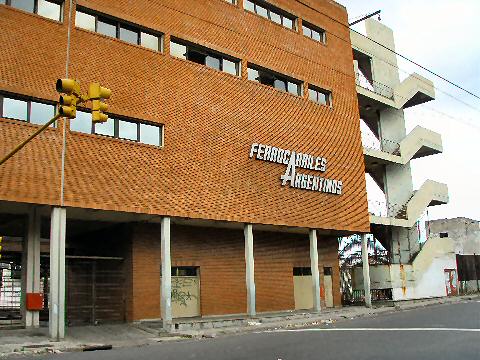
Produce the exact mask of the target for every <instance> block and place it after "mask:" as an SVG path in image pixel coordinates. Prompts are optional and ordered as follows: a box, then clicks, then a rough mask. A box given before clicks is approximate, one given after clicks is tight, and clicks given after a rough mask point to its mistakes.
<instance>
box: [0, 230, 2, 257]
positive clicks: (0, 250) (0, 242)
mask: <svg viewBox="0 0 480 360" xmlns="http://www.w3.org/2000/svg"><path fill="white" fill-rule="evenodd" d="M2 240H3V236H0V259H1V258H2Z"/></svg>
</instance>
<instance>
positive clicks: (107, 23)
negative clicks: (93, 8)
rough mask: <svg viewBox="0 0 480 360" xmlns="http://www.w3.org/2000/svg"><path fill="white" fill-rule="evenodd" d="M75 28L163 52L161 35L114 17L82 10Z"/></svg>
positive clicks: (76, 16) (78, 11) (77, 14)
mask: <svg viewBox="0 0 480 360" xmlns="http://www.w3.org/2000/svg"><path fill="white" fill-rule="evenodd" d="M75 26H76V27H78V28H81V29H85V30H90V31H95V32H97V33H99V34H103V35H106V36H110V37H113V38H117V39H120V40H122V41H125V42H127V43H130V44H134V45H141V46H143V47H145V48H147V49H151V50H155V51H162V43H161V41H162V35H161V34H160V33H158V32H155V31H148V30H146V29H143V28H141V27H139V26H135V25H130V24H126V23H124V22H122V21H120V20H117V19H114V18H112V17H108V16H102V15H98V14H94V13H89V11H88V10H85V11H84V10H83V9H82V10H77V11H76V12H75Z"/></svg>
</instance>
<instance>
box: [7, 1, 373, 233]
mask: <svg viewBox="0 0 480 360" xmlns="http://www.w3.org/2000/svg"><path fill="white" fill-rule="evenodd" d="M273 3H275V4H276V5H278V6H279V7H281V8H284V9H286V10H288V11H289V12H291V13H292V14H294V15H296V16H298V17H299V18H300V19H302V18H305V19H308V21H309V22H311V23H315V24H318V26H321V27H323V28H325V29H326V30H327V31H328V32H331V33H333V34H335V35H337V36H338V37H340V38H343V39H347V40H348V37H349V32H348V29H347V28H345V27H344V26H342V25H340V24H338V23H336V22H335V21H332V20H330V19H328V18H327V17H325V16H324V15H321V14H320V13H317V12H315V11H314V10H312V9H310V8H307V7H305V6H303V5H301V4H300V3H298V2H296V1H287V0H284V1H275V2H273ZM67 4H68V2H67ZM79 4H81V5H82V6H84V7H86V8H89V9H94V10H98V11H100V12H103V13H106V14H110V15H112V16H115V17H118V18H120V19H125V20H127V21H130V22H132V23H135V24H139V25H142V26H145V27H147V28H151V29H154V30H157V31H160V32H162V33H164V34H165V36H164V38H165V39H164V53H159V52H153V51H150V50H148V49H144V48H142V47H140V46H135V45H129V44H126V43H124V42H122V41H120V40H117V39H112V38H108V37H105V36H102V35H99V34H96V33H92V32H89V31H85V30H81V29H76V28H75V27H74V28H73V29H72V40H71V52H70V63H69V74H70V76H71V77H75V78H77V79H80V80H81V81H82V83H83V84H84V85H83V87H84V89H85V88H86V84H87V83H88V82H90V81H95V80H97V81H99V82H101V83H102V84H104V85H105V86H107V87H109V88H111V89H112V91H113V96H112V98H111V100H110V101H109V104H110V105H111V108H110V109H111V112H112V113H113V114H119V115H125V116H130V117H133V118H137V119H144V120H147V121H152V122H157V123H162V124H165V146H164V148H163V149H158V148H154V147H151V146H142V145H139V144H135V143H129V142H128V141H123V140H115V139H108V138H102V137H99V136H95V135H85V134H79V133H73V132H68V136H67V153H66V154H67V156H66V168H65V181H66V183H65V189H64V190H65V205H66V206H70V207H80V208H94V209H105V210H114V211H127V212H135V213H147V214H159V215H171V216H181V217H189V218H204V219H212V220H227V221H238V222H254V223H263V224H274V225H288V226H302V227H310V228H323V229H337V230H351V231H366V230H368V213H367V201H366V191H365V180H364V175H363V174H364V169H363V157H362V148H361V140H360V130H359V121H358V118H359V116H358V106H357V98H356V92H355V82H354V76H353V67H352V52H351V46H350V43H349V42H348V41H345V40H344V41H342V40H340V39H339V38H337V37H336V36H333V35H328V34H327V36H328V40H327V44H326V45H323V44H320V43H317V42H314V41H312V40H311V39H309V38H306V37H305V36H302V35H301V34H300V33H298V32H295V31H292V30H289V29H286V28H283V27H281V26H279V25H276V24H274V23H272V22H270V21H267V20H266V19H263V18H261V17H259V16H257V15H255V14H252V13H249V12H246V11H245V10H243V9H242V8H241V7H239V6H232V5H230V4H228V3H227V2H225V1H223V0H205V1H195V2H192V1H175V2H171V1H166V0H165V1H135V2H132V1H93V0H90V1H80V2H79ZM312 5H314V6H315V7H316V8H318V9H319V10H320V11H323V12H326V13H327V14H328V15H329V16H331V17H333V18H335V19H338V21H340V22H342V23H346V19H347V15H346V12H345V10H344V9H343V8H342V7H340V6H339V5H336V4H334V3H330V2H328V1H317V2H312ZM66 7H67V8H68V5H67V6H66ZM65 14H67V15H68V9H65ZM67 15H66V16H65V21H64V23H58V22H55V21H50V20H46V19H44V18H41V17H39V16H36V15H31V14H25V13H23V12H21V11H19V10H16V9H12V8H10V7H7V6H0V25H1V28H2V29H6V31H3V32H2V34H0V44H1V45H2V49H3V50H2V57H1V58H0V72H1V73H2V80H1V83H0V90H2V91H8V92H12V93H19V94H23V95H28V96H32V97H37V98H40V99H50V100H54V99H56V96H57V95H56V94H55V89H54V82H55V79H56V78H59V77H64V76H65V61H66V44H67V23H68V20H67V19H68V16H67ZM73 15H74V14H73ZM72 21H73V20H72ZM171 35H173V36H175V37H178V38H181V39H185V40H189V41H191V42H193V43H197V44H201V45H204V46H207V47H209V48H211V49H215V50H218V51H220V52H222V53H225V54H229V55H232V56H235V57H237V58H240V59H242V77H241V78H238V77H235V76H231V75H229V74H225V73H221V72H219V71H216V70H212V69H209V68H207V67H205V66H202V65H199V64H195V63H192V62H189V61H185V60H181V59H176V58H172V57H171V56H170V55H169V39H170V36H171ZM249 62H251V63H254V64H257V65H261V66H264V67H266V68H269V69H272V70H275V71H278V72H280V73H283V74H285V75H289V76H292V77H294V78H296V79H299V80H302V81H304V83H305V84H315V85H317V86H321V87H323V88H325V89H330V90H331V91H332V94H333V107H332V108H329V107H326V106H319V105H317V104H315V103H313V102H311V101H309V100H308V99H306V98H305V97H304V98H302V97H298V96H293V95H291V94H287V93H283V92H280V91H277V90H275V89H272V88H270V87H267V86H263V85H260V84H258V83H255V82H252V81H249V80H247V79H246V73H247V71H246V66H247V63H249ZM0 127H1V129H0V133H1V136H2V138H1V145H0V146H1V148H0V151H1V152H2V153H6V151H7V150H8V149H10V148H12V147H13V146H14V145H15V144H16V143H17V142H18V141H19V140H20V139H22V138H24V137H25V136H27V134H29V133H30V132H31V131H32V127H31V126H30V125H28V124H21V123H20V124H19V123H17V122H15V121H7V120H2V121H1V122H0ZM253 142H258V143H264V144H269V145H272V146H278V147H281V148H285V149H291V150H297V151H301V152H306V153H311V154H315V155H317V156H323V157H326V158H327V159H328V167H327V172H326V174H325V176H326V177H330V178H339V179H341V180H342V181H343V183H344V186H343V189H344V190H343V194H342V195H341V196H332V195H329V194H323V193H315V192H310V191H301V190H297V189H290V188H287V187H283V188H282V187H281V186H280V183H279V176H280V174H282V173H283V172H284V171H285V170H284V166H282V165H278V164H272V163H265V162H261V161H254V160H252V159H249V157H248V153H249V149H250V145H251V144H252V143H253ZM61 146H62V131H61V126H59V128H58V129H57V130H49V131H47V132H46V133H45V134H43V135H42V136H40V137H39V138H38V139H37V140H35V141H34V142H33V143H32V144H30V145H29V146H28V147H27V148H26V149H24V150H23V151H22V152H21V153H19V154H18V155H17V156H16V157H15V158H14V159H12V160H11V161H10V162H9V163H7V164H6V165H5V166H4V167H3V168H2V169H1V171H0V180H1V183H2V186H1V187H0V198H1V199H4V200H9V201H18V202H28V203H39V204H51V205H58V204H59V202H60V174H61V169H60V166H61V162H60V154H61ZM19 179H21V181H19Z"/></svg>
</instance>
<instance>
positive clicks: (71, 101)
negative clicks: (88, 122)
mask: <svg viewBox="0 0 480 360" xmlns="http://www.w3.org/2000/svg"><path fill="white" fill-rule="evenodd" d="M56 88H57V91H58V92H59V93H64V94H65V95H60V99H59V103H60V106H59V108H58V111H59V113H60V115H62V116H64V117H67V118H70V119H73V118H75V116H76V113H77V103H78V102H79V99H80V97H81V94H80V83H79V82H78V81H77V80H73V79H58V80H57V84H56Z"/></svg>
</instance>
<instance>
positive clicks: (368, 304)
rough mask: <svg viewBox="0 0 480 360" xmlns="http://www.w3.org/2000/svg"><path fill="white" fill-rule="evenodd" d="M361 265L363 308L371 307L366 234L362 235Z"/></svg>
mask: <svg viewBox="0 0 480 360" xmlns="http://www.w3.org/2000/svg"><path fill="white" fill-rule="evenodd" d="M361 236H362V264H363V289H364V290H365V306H366V307H372V295H371V293H370V264H369V263H368V246H367V234H362V235H361Z"/></svg>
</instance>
